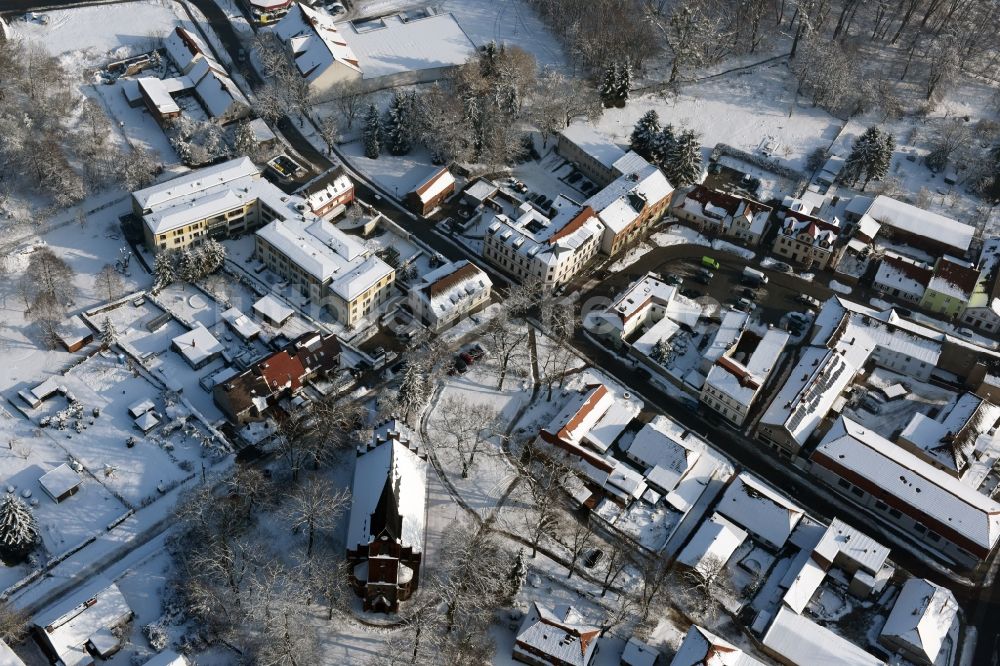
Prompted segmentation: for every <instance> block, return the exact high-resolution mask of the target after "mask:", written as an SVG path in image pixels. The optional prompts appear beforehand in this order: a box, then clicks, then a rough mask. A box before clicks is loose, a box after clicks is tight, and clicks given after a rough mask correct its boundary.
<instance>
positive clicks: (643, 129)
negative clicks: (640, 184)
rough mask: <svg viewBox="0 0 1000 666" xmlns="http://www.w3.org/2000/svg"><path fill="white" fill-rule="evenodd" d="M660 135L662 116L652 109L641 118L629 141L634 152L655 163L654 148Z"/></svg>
mask: <svg viewBox="0 0 1000 666" xmlns="http://www.w3.org/2000/svg"><path fill="white" fill-rule="evenodd" d="M659 134H660V116H659V115H658V114H657V113H656V109H650V110H649V111H647V112H646V113H644V114H643V115H642V118H639V122H637V123H636V124H635V128H634V129H633V130H632V136H631V138H630V140H629V143H630V145H631V148H632V150H634V151H635V152H637V153H639V154H640V155H642V156H643V157H644V158H646V159H647V160H650V161H653V159H652V157H653V148H654V146H655V145H656V142H657V141H658V137H659Z"/></svg>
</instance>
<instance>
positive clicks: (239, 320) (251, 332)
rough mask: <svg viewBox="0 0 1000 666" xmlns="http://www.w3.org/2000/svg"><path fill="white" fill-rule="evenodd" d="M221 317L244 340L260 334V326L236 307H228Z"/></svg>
mask: <svg viewBox="0 0 1000 666" xmlns="http://www.w3.org/2000/svg"><path fill="white" fill-rule="evenodd" d="M221 316H222V318H223V319H224V320H225V322H226V323H227V324H229V326H230V328H232V329H233V330H234V331H236V334H237V335H239V336H240V337H241V338H243V339H244V340H249V339H251V338H254V337H256V336H257V335H259V334H260V326H259V325H258V324H257V322H255V321H254V320H253V319H251V318H250V317H248V316H247V315H245V314H243V313H242V312H241V311H240V310H239V309H237V308H229V309H228V310H226V311H225V312H223V313H222V315H221Z"/></svg>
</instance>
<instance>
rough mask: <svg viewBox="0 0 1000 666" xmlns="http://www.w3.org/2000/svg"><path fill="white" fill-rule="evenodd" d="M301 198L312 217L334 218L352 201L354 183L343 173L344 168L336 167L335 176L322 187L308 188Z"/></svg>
mask: <svg viewBox="0 0 1000 666" xmlns="http://www.w3.org/2000/svg"><path fill="white" fill-rule="evenodd" d="M302 196H303V197H304V198H305V200H306V205H307V206H309V210H310V211H312V213H313V215H316V216H317V217H336V216H337V215H338V214H339V213H340V211H342V210H343V207H344V206H347V205H348V204H350V203H351V202H352V201H354V183H353V182H351V179H350V178H348V177H347V174H346V173H344V168H343V167H338V169H337V171H336V175H334V176H332V177H331V178H330V179H329V180H328V181H327V182H326V183H325V184H324V185H323V186H321V187H311V188H308V189H307V190H306V191H304V192H303V193H302Z"/></svg>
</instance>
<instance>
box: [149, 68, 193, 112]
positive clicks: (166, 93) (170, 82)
mask: <svg viewBox="0 0 1000 666" xmlns="http://www.w3.org/2000/svg"><path fill="white" fill-rule="evenodd" d="M136 85H138V86H139V90H140V91H141V92H142V96H143V97H145V98H146V99H148V100H149V103H150V104H152V105H153V106H154V107H155V108H156V111H157V113H160V114H161V115H162V114H170V113H180V111H181V107H180V106H179V105H178V104H177V102H176V101H175V100H174V97H173V95H172V94H171V93H179V92H181V91H183V90H187V89H188V88H190V87H191V80H190V79H188V78H187V77H186V76H185V77H180V78H173V79H158V78H156V77H153V76H144V77H141V78H138V79H136Z"/></svg>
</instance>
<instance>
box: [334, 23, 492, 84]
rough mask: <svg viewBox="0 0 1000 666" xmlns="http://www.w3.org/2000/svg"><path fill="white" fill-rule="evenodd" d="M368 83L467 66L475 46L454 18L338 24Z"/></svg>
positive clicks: (341, 34) (342, 36)
mask: <svg viewBox="0 0 1000 666" xmlns="http://www.w3.org/2000/svg"><path fill="white" fill-rule="evenodd" d="M336 27H337V29H338V30H339V31H340V33H339V34H340V36H341V38H342V39H343V42H344V43H345V45H346V47H347V48H348V49H349V50H350V51H351V52H353V53H354V55H355V57H356V58H357V63H358V65H359V66H360V68H361V72H362V75H363V76H364V78H365V79H377V78H380V77H383V76H390V75H392V74H401V73H403V72H413V71H419V70H424V69H436V68H439V67H454V66H457V65H461V64H463V63H465V62H466V61H467V60H468V59H469V57H470V56H472V55H473V54H474V53H475V52H476V46H475V44H473V43H472V40H471V39H469V37H468V35H466V34H465V31H464V30H462V27H461V26H460V25H459V24H458V21H456V20H455V17H454V16H452V15H451V14H436V15H434V16H428V17H425V18H418V19H405V18H404V17H403V16H400V15H395V16H385V17H382V18H378V19H372V20H368V21H364V22H361V21H356V22H353V23H351V22H347V23H338V24H337V26H336Z"/></svg>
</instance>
